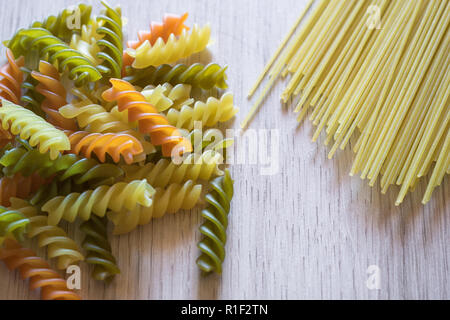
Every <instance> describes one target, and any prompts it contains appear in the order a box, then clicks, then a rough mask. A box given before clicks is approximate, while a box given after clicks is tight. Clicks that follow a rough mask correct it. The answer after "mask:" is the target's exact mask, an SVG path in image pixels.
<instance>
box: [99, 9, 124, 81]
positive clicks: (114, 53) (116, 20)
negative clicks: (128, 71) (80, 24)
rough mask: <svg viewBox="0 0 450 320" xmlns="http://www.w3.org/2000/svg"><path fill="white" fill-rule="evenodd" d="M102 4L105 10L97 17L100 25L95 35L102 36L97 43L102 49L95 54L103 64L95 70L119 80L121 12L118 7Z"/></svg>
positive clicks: (121, 48) (120, 67)
mask: <svg viewBox="0 0 450 320" xmlns="http://www.w3.org/2000/svg"><path fill="white" fill-rule="evenodd" d="M102 4H103V6H105V8H106V9H105V11H104V12H103V13H102V14H101V15H100V16H98V17H97V21H98V23H99V24H100V26H99V28H98V29H97V33H98V34H100V35H103V37H102V38H101V39H100V40H98V41H97V46H98V47H100V48H101V49H102V50H101V51H99V52H98V53H97V58H98V59H101V60H103V62H102V63H101V64H100V65H98V66H97V68H98V69H99V70H100V72H102V73H103V74H104V75H105V76H107V77H109V78H120V76H121V74H122V54H123V45H122V42H123V34H122V11H121V10H120V7H117V8H116V9H113V8H111V7H110V6H109V5H108V4H107V3H106V2H104V1H102Z"/></svg>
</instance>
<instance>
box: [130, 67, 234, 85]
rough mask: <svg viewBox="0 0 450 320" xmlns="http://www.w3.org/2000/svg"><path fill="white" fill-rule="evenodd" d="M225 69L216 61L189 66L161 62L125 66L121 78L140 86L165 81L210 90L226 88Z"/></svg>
mask: <svg viewBox="0 0 450 320" xmlns="http://www.w3.org/2000/svg"><path fill="white" fill-rule="evenodd" d="M226 70H227V67H221V66H219V65H218V64H216V63H210V64H208V65H207V66H205V65H203V64H200V63H194V64H193V65H191V66H187V65H185V64H177V65H176V66H171V65H169V64H163V65H160V66H158V67H154V66H150V67H148V68H145V69H134V68H131V67H128V68H126V77H124V78H123V79H124V80H126V81H128V82H130V83H131V84H133V85H137V86H141V87H142V86H144V84H153V85H158V84H163V83H166V82H167V83H170V84H172V85H177V84H180V83H181V84H190V85H192V86H194V87H199V88H201V89H203V90H210V89H212V88H214V87H215V88H219V89H227V88H228V85H227V83H226V79H227V76H226Z"/></svg>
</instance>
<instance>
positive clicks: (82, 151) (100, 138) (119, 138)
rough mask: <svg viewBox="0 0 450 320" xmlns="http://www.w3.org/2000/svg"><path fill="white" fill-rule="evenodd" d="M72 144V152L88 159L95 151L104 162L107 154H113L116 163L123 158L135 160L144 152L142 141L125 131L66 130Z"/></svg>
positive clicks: (130, 161) (127, 161)
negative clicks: (91, 131) (93, 131)
mask: <svg viewBox="0 0 450 320" xmlns="http://www.w3.org/2000/svg"><path fill="white" fill-rule="evenodd" d="M65 132H66V134H67V136H68V137H69V140H70V144H71V146H72V149H71V151H70V152H71V153H74V154H78V155H82V156H84V157H86V158H88V159H90V158H91V157H92V153H94V154H95V155H96V157H97V159H98V160H99V161H100V162H102V163H104V162H106V155H107V154H108V155H109V156H111V158H112V160H113V161H114V162H115V163H119V162H120V160H121V158H123V160H124V161H125V162H126V163H127V164H131V163H133V162H135V156H139V155H141V154H142V153H143V152H144V148H143V146H142V144H141V142H140V141H139V140H138V139H136V138H135V137H133V136H132V135H129V134H125V133H89V132H86V131H77V132H72V131H68V130H66V131H65Z"/></svg>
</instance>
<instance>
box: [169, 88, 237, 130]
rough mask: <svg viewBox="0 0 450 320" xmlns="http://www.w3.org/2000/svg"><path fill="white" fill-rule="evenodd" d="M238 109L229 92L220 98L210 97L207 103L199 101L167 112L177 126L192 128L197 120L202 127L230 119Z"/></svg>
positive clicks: (172, 122)
mask: <svg viewBox="0 0 450 320" xmlns="http://www.w3.org/2000/svg"><path fill="white" fill-rule="evenodd" d="M238 111H239V109H238V108H236V107H235V106H234V103H233V94H232V93H229V92H228V93H225V94H224V95H223V96H222V98H220V100H218V99H216V98H214V97H210V98H208V100H207V101H206V103H205V102H202V101H197V102H196V103H195V105H194V106H193V107H190V106H183V107H182V108H181V110H176V109H170V110H169V111H168V112H167V120H168V121H169V123H170V124H171V125H173V126H176V127H177V128H183V129H187V130H192V129H193V128H194V123H195V122H196V121H198V122H199V123H200V125H201V127H213V126H215V125H216V124H217V123H219V122H226V121H228V120H230V119H231V118H233V117H234V115H235V114H236V113H237V112H238Z"/></svg>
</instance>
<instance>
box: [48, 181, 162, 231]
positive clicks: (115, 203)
mask: <svg viewBox="0 0 450 320" xmlns="http://www.w3.org/2000/svg"><path fill="white" fill-rule="evenodd" d="M154 193H155V191H154V189H153V188H152V186H150V185H149V184H148V183H147V181H145V180H141V181H139V180H136V181H132V182H130V183H125V182H119V183H116V184H114V185H113V186H100V187H98V188H95V189H94V190H87V191H85V192H83V193H77V192H74V193H71V194H69V195H67V196H58V197H55V198H53V199H51V200H49V201H48V202H47V203H46V204H44V206H43V207H42V211H44V212H48V223H49V225H52V226H56V225H57V224H58V223H59V222H60V221H61V219H65V220H67V221H69V222H74V221H75V219H76V218H77V217H80V218H81V219H82V220H83V221H87V220H89V219H90V217H91V215H92V213H93V214H95V215H97V216H99V217H104V216H105V214H106V211H107V209H109V210H113V211H121V210H125V209H126V210H134V209H135V208H136V207H137V206H139V205H140V206H144V207H149V206H150V205H151V204H152V199H151V197H152V196H153V194H154Z"/></svg>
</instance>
